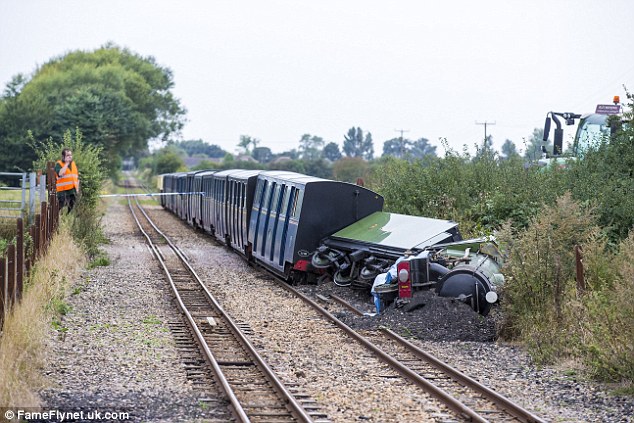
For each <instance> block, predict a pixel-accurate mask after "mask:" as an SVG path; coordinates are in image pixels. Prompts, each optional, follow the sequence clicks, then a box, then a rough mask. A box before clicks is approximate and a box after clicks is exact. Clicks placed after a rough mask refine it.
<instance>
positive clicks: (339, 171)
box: [332, 157, 370, 183]
mask: <svg viewBox="0 0 634 423" xmlns="http://www.w3.org/2000/svg"><path fill="white" fill-rule="evenodd" d="M332 174H333V176H334V178H335V179H336V180H338V181H344V182H352V183H355V182H356V181H357V179H358V178H363V179H366V178H367V177H368V175H369V174H370V165H369V164H368V162H366V161H365V160H363V158H361V157H346V158H343V159H341V160H339V161H338V162H337V163H335V164H334V165H333V167H332Z"/></svg>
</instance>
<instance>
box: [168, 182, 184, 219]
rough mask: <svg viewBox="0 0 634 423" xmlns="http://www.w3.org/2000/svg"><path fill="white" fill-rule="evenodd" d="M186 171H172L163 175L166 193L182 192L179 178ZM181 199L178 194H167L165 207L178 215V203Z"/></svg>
mask: <svg viewBox="0 0 634 423" xmlns="http://www.w3.org/2000/svg"><path fill="white" fill-rule="evenodd" d="M181 175H184V173H171V174H167V175H164V177H163V192H164V193H166V194H174V193H177V192H180V191H179V190H178V180H179V178H180V177H181ZM179 201H180V200H179V199H178V196H177V195H166V196H165V200H164V204H163V207H165V208H166V209H168V210H169V211H171V212H172V213H174V214H176V215H178V213H177V212H176V210H177V208H176V205H177V203H178V202H179Z"/></svg>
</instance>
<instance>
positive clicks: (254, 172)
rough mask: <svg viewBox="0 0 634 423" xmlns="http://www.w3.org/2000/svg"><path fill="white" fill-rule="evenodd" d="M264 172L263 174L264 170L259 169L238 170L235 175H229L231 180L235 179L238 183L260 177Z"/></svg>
mask: <svg viewBox="0 0 634 423" xmlns="http://www.w3.org/2000/svg"><path fill="white" fill-rule="evenodd" d="M262 172H263V171H262V170H258V169H251V170H242V169H238V170H236V172H235V173H232V174H230V175H229V179H234V180H238V181H246V180H247V179H249V178H252V177H254V176H258V175H259V174H260V173H262Z"/></svg>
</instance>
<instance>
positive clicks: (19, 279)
mask: <svg viewBox="0 0 634 423" xmlns="http://www.w3.org/2000/svg"><path fill="white" fill-rule="evenodd" d="M17 226H18V233H17V235H16V239H15V249H16V260H15V261H16V271H15V277H16V284H17V287H16V291H17V292H16V296H17V299H18V300H20V299H21V298H22V287H23V284H24V221H23V220H22V218H21V217H19V218H18V224H17Z"/></svg>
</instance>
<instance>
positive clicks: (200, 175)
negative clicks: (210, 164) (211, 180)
mask: <svg viewBox="0 0 634 423" xmlns="http://www.w3.org/2000/svg"><path fill="white" fill-rule="evenodd" d="M214 173H217V171H216V170H203V171H201V172H198V173H197V174H196V175H194V178H202V177H203V176H207V175H213V174H214Z"/></svg>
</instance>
